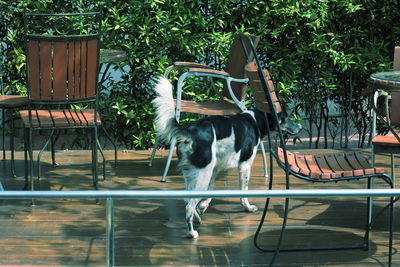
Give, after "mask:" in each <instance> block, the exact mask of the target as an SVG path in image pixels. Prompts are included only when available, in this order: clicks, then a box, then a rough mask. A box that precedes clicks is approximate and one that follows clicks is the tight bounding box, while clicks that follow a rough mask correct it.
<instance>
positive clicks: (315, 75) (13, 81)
mask: <svg viewBox="0 0 400 267" xmlns="http://www.w3.org/2000/svg"><path fill="white" fill-rule="evenodd" d="M94 6H96V7H97V6H101V8H102V9H103V11H104V20H103V47H107V48H118V49H123V50H125V51H126V52H127V53H128V55H129V62H128V65H129V71H128V72H126V73H123V77H122V81H119V82H113V81H110V82H109V83H108V84H107V86H108V87H110V88H111V89H112V94H111V95H110V96H106V97H103V99H102V104H103V105H102V107H103V109H104V114H107V115H106V116H105V118H104V119H105V122H106V126H107V127H108V128H109V131H110V132H111V133H112V134H113V135H114V136H115V137H116V138H117V140H119V142H120V143H121V144H123V145H124V146H126V147H128V148H136V149H142V148H147V147H149V146H151V145H152V142H153V141H154V140H153V139H154V128H153V123H152V120H153V114H152V113H153V110H152V108H151V106H150V105H149V102H150V99H151V98H152V84H153V82H152V80H153V79H154V77H156V76H157V75H160V74H162V73H163V71H164V69H165V68H166V67H167V66H168V65H170V64H171V63H172V62H173V61H175V60H190V61H194V60H195V61H197V62H202V63H206V64H210V65H212V66H215V67H216V68H223V62H224V60H225V57H226V55H227V52H228V50H229V46H230V43H231V41H232V36H233V35H234V34H235V33H237V32H246V33H250V34H255V35H259V36H260V37H261V43H260V45H259V53H260V55H261V58H262V60H263V62H264V63H265V64H266V66H268V67H269V68H270V70H271V73H272V75H273V76H274V80H275V81H276V82H277V85H278V90H279V92H280V97H281V99H282V100H283V101H284V102H286V103H287V104H288V106H289V107H291V108H292V109H291V111H292V112H293V116H294V117H295V118H296V116H297V117H298V116H299V114H302V116H305V118H307V123H308V125H309V127H308V129H312V128H315V127H316V129H317V132H315V133H313V132H312V131H311V130H308V131H309V133H310V136H312V135H313V136H317V137H319V136H321V135H322V136H323V135H325V136H331V137H335V136H338V135H341V134H342V133H340V130H341V129H345V127H342V126H341V124H340V120H338V119H337V117H335V116H331V115H332V114H330V113H329V112H331V111H332V108H328V105H329V104H331V103H333V104H335V105H334V106H335V107H337V108H338V110H337V112H336V113H338V114H340V115H343V116H344V117H345V118H346V120H345V122H346V123H347V125H350V124H352V125H353V126H355V128H356V129H357V130H358V133H359V134H360V136H361V137H363V136H365V133H366V131H367V129H368V127H369V126H368V121H367V120H366V118H367V114H366V108H365V97H362V94H361V93H362V91H363V90H364V89H365V88H366V87H367V83H366V81H367V78H368V77H369V75H370V73H372V72H376V71H381V70H387V69H390V68H391V64H392V56H393V47H394V46H395V45H400V20H399V17H398V7H399V6H400V3H399V1H393V0H387V1H379V0H367V1H352V0H335V1H327V0H304V1H280V0H270V1H251V0H250V1H239V0H237V1H233V0H226V1H198V0H196V1H194V0H184V1H183V0H177V1H164V0H146V1H132V0H127V1H117V0H109V1H105V2H103V3H101V2H98V1H65V0H60V1H52V0H39V1H18V0H11V1H3V0H0V10H1V18H0V20H1V24H0V40H1V48H2V50H1V51H2V54H3V55H4V56H5V62H4V63H5V78H4V80H5V87H6V89H7V90H12V91H13V92H16V93H21V94H24V93H26V88H25V80H24V79H25V74H24V72H25V57H24V53H23V47H24V46H23V27H22V18H23V12H24V11H25V10H28V11H35V12H37V11H40V12H42V11H44V12H55V11H66V12H67V11H80V10H87V9H92V8H93V7H94ZM193 88H196V89H193ZM192 91H193V93H192V95H195V96H198V97H199V98H204V97H205V96H206V95H207V94H208V93H209V92H208V91H205V92H204V91H200V89H198V88H197V87H195V86H194V87H192ZM319 118H322V119H319ZM311 126H314V127H311ZM339 126H340V127H339ZM306 130H307V129H306ZM361 140H362V139H361ZM316 144H318V142H316ZM360 144H361V143H360ZM325 145H326V144H325Z"/></svg>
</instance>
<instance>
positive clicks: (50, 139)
mask: <svg viewBox="0 0 400 267" xmlns="http://www.w3.org/2000/svg"><path fill="white" fill-rule="evenodd" d="M53 134H54V130H52V131H51V133H50V136H49V138H48V139H47V140H46V142H45V143H44V145H43V147H42V149H41V150H40V151H39V153H38V156H37V173H38V179H40V177H41V168H40V160H41V158H42V154H43V151H44V150H45V149H46V147H47V146H48V145H49V143H50V141H52V150H53V149H54V144H53V140H52V138H53ZM51 154H52V158H53V151H52V153H51Z"/></svg>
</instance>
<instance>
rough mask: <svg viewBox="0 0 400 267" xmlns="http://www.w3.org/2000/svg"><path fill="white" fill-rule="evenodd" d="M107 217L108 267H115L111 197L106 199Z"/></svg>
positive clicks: (112, 201) (112, 204) (112, 203)
mask: <svg viewBox="0 0 400 267" xmlns="http://www.w3.org/2000/svg"><path fill="white" fill-rule="evenodd" d="M106 200H107V202H106V216H107V226H106V227H107V229H106V239H107V240H106V242H107V247H106V249H107V266H108V267H113V266H114V265H115V247H114V200H113V199H112V198H111V197H109V198H107V199H106Z"/></svg>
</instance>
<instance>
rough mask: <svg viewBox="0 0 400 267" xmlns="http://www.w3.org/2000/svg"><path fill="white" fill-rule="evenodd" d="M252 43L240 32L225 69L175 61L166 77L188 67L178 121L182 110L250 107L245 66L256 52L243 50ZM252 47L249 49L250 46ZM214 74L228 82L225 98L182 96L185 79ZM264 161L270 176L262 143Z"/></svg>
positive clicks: (218, 111) (232, 111)
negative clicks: (185, 98)
mask: <svg viewBox="0 0 400 267" xmlns="http://www.w3.org/2000/svg"><path fill="white" fill-rule="evenodd" d="M249 37H250V38H251V39H252V40H253V43H254V44H255V45H257V44H258V42H259V37H257V36H249ZM246 46H248V43H247V40H245V39H240V38H239V35H236V36H235V38H234V40H233V43H232V45H231V49H230V53H229V55H228V59H227V63H226V68H225V71H219V70H214V69H212V68H211V67H209V66H208V65H204V64H199V63H193V62H174V64H173V65H172V66H170V67H168V68H167V69H166V71H165V73H164V76H165V77H166V78H168V76H169V74H170V72H171V70H172V69H175V68H178V69H186V70H187V71H186V72H184V73H183V74H181V75H180V77H179V80H178V84H177V97H176V120H177V121H179V120H180V116H181V113H183V112H187V113H195V114H200V115H204V116H209V115H233V114H237V113H240V112H242V111H245V110H246V106H245V103H244V100H245V96H246V85H245V84H244V83H243V81H242V80H243V79H244V66H245V65H246V64H247V63H248V60H251V58H252V54H250V55H249V56H248V57H247V56H246V55H245V54H244V53H243V49H244V48H246ZM247 49H248V48H247ZM190 76H195V77H211V78H212V79H221V80H223V81H224V84H223V91H222V97H221V99H220V100H216V101H202V102H200V101H191V100H184V99H182V94H183V92H182V88H183V86H184V82H185V79H186V78H188V77H190ZM175 143H176V141H175V140H173V141H172V143H171V144H170V150H169V153H168V157H167V163H166V166H165V169H164V173H163V176H162V179H161V182H165V181H166V176H167V174H168V170H169V166H170V163H171V160H172V155H173V152H174V147H175ZM157 147H158V140H157V141H156V143H155V145H154V147H153V151H152V154H151V156H150V160H149V166H152V162H153V159H154V156H155V153H156V150H157ZM260 148H261V151H262V155H263V162H264V175H265V176H266V177H267V176H268V172H267V162H266V157H265V153H264V151H265V149H264V145H263V143H261V144H260Z"/></svg>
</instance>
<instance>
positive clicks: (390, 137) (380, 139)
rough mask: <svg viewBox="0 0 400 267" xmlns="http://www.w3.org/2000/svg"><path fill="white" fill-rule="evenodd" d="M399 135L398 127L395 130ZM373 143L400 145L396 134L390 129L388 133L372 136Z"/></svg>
mask: <svg viewBox="0 0 400 267" xmlns="http://www.w3.org/2000/svg"><path fill="white" fill-rule="evenodd" d="M394 131H395V132H396V134H397V135H400V130H398V129H396V130H394ZM372 144H378V145H385V144H387V145H390V146H392V145H400V142H399V141H398V140H397V138H396V137H395V136H394V134H393V133H392V132H391V131H389V132H388V133H387V134H386V135H377V136H374V138H372Z"/></svg>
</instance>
